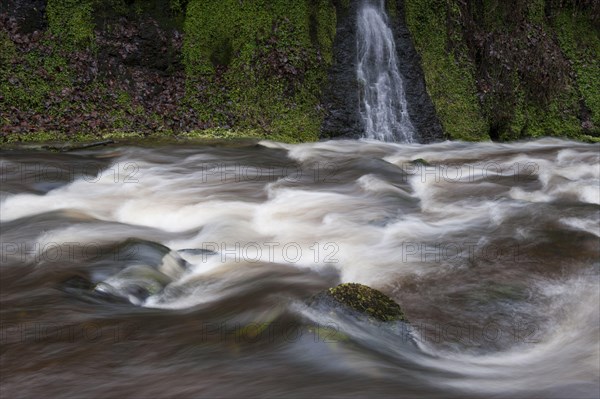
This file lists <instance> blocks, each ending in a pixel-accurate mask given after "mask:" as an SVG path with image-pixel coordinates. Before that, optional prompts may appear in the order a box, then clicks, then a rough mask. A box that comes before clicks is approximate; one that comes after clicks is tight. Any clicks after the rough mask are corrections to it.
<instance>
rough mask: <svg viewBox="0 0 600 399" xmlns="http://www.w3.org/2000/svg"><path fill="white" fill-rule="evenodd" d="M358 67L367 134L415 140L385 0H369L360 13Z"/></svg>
mask: <svg viewBox="0 0 600 399" xmlns="http://www.w3.org/2000/svg"><path fill="white" fill-rule="evenodd" d="M357 46H358V67H357V71H356V73H357V78H358V81H359V83H360V84H361V93H360V94H361V103H360V113H361V117H362V119H363V123H364V128H365V137H366V138H369V139H376V140H381V141H390V142H402V143H412V142H415V141H416V140H415V129H414V127H413V125H412V123H411V121H410V117H409V115H408V109H407V102H406V95H405V93H404V85H403V82H402V77H401V76H400V72H399V70H398V57H397V55H396V44H395V42H394V35H393V34H392V30H391V29H390V27H389V24H388V19H387V15H386V14H385V9H384V1H383V0H381V1H380V2H379V4H377V5H373V4H370V3H369V2H365V3H364V4H363V6H362V7H361V9H360V11H359V13H358V35H357Z"/></svg>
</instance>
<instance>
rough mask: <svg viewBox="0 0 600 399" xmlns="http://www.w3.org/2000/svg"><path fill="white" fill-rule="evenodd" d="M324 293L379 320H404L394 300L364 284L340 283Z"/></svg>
mask: <svg viewBox="0 0 600 399" xmlns="http://www.w3.org/2000/svg"><path fill="white" fill-rule="evenodd" d="M326 295H327V296H329V297H331V298H333V299H334V300H335V301H337V302H339V303H340V304H342V305H345V306H347V307H349V308H351V309H353V310H355V311H357V312H359V313H362V314H366V315H368V316H370V317H373V318H375V319H377V320H380V321H398V320H399V321H406V318H405V317H404V313H402V309H400V306H399V305H398V304H397V303H396V302H394V301H393V300H392V299H391V298H390V297H388V296H387V295H385V294H383V293H381V292H380V291H377V290H376V289H373V288H370V287H367V286H366V285H362V284H356V283H346V284H340V285H338V286H337V287H334V288H330V289H329V290H328V291H327V293H326Z"/></svg>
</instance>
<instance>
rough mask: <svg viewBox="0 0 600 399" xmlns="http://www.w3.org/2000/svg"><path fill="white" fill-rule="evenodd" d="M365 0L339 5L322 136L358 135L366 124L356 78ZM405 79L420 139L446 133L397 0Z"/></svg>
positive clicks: (397, 38) (397, 34)
mask: <svg viewBox="0 0 600 399" xmlns="http://www.w3.org/2000/svg"><path fill="white" fill-rule="evenodd" d="M363 1H365V0H351V1H350V5H349V7H348V8H345V7H343V6H341V5H339V4H338V5H336V11H337V16H338V25H337V32H336V38H335V42H334V51H333V54H334V61H333V66H332V67H331V69H330V72H329V87H328V88H327V89H326V92H325V95H324V104H325V107H326V110H327V113H326V116H325V120H324V122H323V126H322V129H321V134H322V136H323V137H327V138H329V137H340V136H341V137H344V138H358V137H360V136H361V135H362V132H363V125H362V121H361V118H360V113H359V101H360V98H359V91H358V88H359V85H358V82H357V80H356V63H357V54H356V52H357V48H356V29H357V27H356V18H357V15H358V11H359V8H360V7H361V5H362V3H363ZM390 22H391V25H392V30H393V32H394V36H395V41H396V50H397V52H398V59H399V61H400V64H399V69H400V74H401V75H402V78H403V80H404V87H405V92H406V98H407V100H408V112H409V115H410V118H411V120H412V122H413V125H414V126H415V128H416V129H417V135H418V137H419V141H420V142H421V143H429V142H432V141H436V140H440V139H442V138H443V137H444V132H443V129H442V125H441V124H440V122H439V120H438V118H437V116H436V113H435V108H434V106H433V103H432V102H431V99H430V98H429V95H428V94H427V90H426V88H425V79H424V77H423V71H422V69H421V59H420V56H419V54H418V53H417V51H416V49H415V47H414V44H413V42H412V37H411V35H410V32H409V30H408V27H407V26H406V23H405V16H404V2H403V1H401V0H398V1H397V18H395V19H394V18H390Z"/></svg>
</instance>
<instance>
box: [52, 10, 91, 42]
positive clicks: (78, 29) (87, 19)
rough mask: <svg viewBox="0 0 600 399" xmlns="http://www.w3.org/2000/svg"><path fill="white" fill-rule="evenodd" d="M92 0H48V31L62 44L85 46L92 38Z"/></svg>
mask: <svg viewBox="0 0 600 399" xmlns="http://www.w3.org/2000/svg"><path fill="white" fill-rule="evenodd" d="M93 11H94V1H93V0H48V5H47V7H46V14H47V16H48V26H49V29H50V32H52V33H53V34H54V35H56V36H57V37H58V38H59V40H60V41H61V45H63V46H76V47H77V46H86V45H90V44H91V43H92V42H93V39H94V23H93V18H92V14H93Z"/></svg>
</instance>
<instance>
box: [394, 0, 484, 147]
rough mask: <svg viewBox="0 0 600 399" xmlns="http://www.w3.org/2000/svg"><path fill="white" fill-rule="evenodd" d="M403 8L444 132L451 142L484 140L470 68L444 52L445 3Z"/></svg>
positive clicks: (413, 0) (410, 0)
mask: <svg viewBox="0 0 600 399" xmlns="http://www.w3.org/2000/svg"><path fill="white" fill-rule="evenodd" d="M405 7H406V20H407V24H408V28H409V29H410V31H411V33H412V36H413V40H414V43H415V47H416V48H417V51H418V52H419V53H420V55H421V58H422V67H423V71H424V74H425V82H426V85H427V92H428V93H429V96H430V97H431V100H432V101H433V104H434V105H435V108H436V111H437V114H438V117H439V119H440V121H441V123H442V125H443V127H444V130H445V131H446V132H447V133H448V135H449V136H450V137H451V138H453V139H458V140H471V141H476V140H485V139H487V138H488V135H487V133H488V126H487V124H486V121H485V119H484V117H483V115H482V112H481V108H480V106H479V102H478V100H477V90H476V87H475V79H474V71H473V66H472V64H470V63H469V62H468V60H466V59H463V58H462V57H460V58H458V57H457V55H456V54H457V53H456V52H451V51H449V49H448V47H449V46H448V33H447V31H446V20H445V16H446V2H445V1H443V0H407V1H406V2H405Z"/></svg>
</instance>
